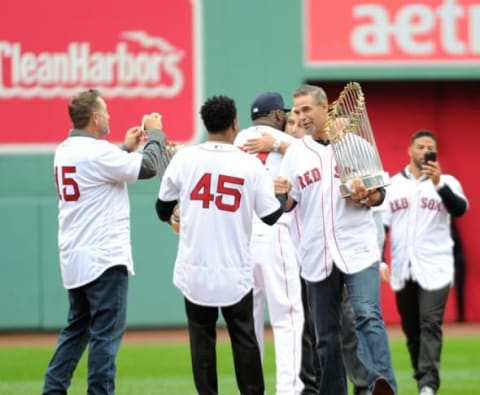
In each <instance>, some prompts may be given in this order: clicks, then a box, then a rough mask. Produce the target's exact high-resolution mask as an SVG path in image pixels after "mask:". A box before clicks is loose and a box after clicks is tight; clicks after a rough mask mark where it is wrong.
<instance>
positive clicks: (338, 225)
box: [43, 85, 468, 395]
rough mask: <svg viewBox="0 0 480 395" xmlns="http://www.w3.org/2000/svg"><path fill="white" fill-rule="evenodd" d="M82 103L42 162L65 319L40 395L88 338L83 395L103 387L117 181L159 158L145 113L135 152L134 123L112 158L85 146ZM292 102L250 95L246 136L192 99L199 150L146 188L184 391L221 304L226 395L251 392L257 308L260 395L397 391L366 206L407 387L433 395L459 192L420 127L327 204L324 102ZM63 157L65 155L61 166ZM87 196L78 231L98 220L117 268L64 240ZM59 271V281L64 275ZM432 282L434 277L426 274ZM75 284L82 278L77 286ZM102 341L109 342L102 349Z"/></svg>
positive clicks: (203, 390) (100, 108) (203, 386)
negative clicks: (170, 288)
mask: <svg viewBox="0 0 480 395" xmlns="http://www.w3.org/2000/svg"><path fill="white" fill-rule="evenodd" d="M82 95H85V93H82V94H80V95H79V96H77V97H76V98H74V99H73V100H72V103H73V104H72V103H71V105H70V107H71V108H73V109H74V108H76V107H75V106H77V107H79V106H80V105H83V107H82V108H81V109H77V112H78V114H80V115H82V116H83V117H84V118H85V119H83V118H82V120H81V122H80V120H78V119H77V118H79V117H80V115H78V116H77V118H75V116H73V117H72V114H73V115H75V112H73V110H72V111H70V115H71V118H72V121H73V123H74V128H75V130H74V131H72V133H71V135H70V137H69V138H68V139H67V140H66V142H64V143H62V145H61V146H60V147H59V150H57V154H56V158H55V169H56V170H55V171H56V172H57V169H58V171H59V172H60V175H61V176H60V177H58V176H57V186H58V188H59V197H60V204H59V210H60V211H59V221H60V224H61V227H60V229H59V245H60V252H61V264H62V275H63V276H64V277H63V278H64V285H65V287H66V288H67V289H68V290H69V291H68V292H69V300H70V311H69V322H68V325H67V327H66V328H65V329H64V330H63V331H62V333H61V335H60V338H59V344H58V347H57V351H56V353H55V354H54V357H53V358H52V361H51V363H50V365H49V368H48V371H47V375H46V380H45V386H44V392H43V393H44V394H60V393H66V389H67V388H68V385H69V383H70V379H71V375H72V373H73V369H74V368H75V366H76V362H78V359H79V358H80V356H81V354H82V352H83V350H84V348H85V346H86V344H87V343H90V347H91V350H92V348H93V350H94V352H93V353H92V351H91V354H92V355H91V357H90V360H91V362H92V363H91V364H90V363H89V390H90V388H92V390H91V392H89V393H92V394H113V393H114V392H113V391H114V389H113V388H114V371H115V370H114V360H115V355H116V352H117V349H118V346H119V343H120V339H121V335H122V334H123V331H124V329H125V303H124V302H123V303H122V304H121V305H120V306H116V307H115V309H114V310H112V312H111V313H109V316H108V317H107V316H105V317H103V318H102V315H103V314H104V313H103V310H102V307H105V306H108V307H109V308H110V309H111V304H112V303H113V302H112V299H115V296H114V295H117V294H118V292H120V294H121V295H125V293H126V280H125V276H126V270H125V268H127V269H129V270H130V271H132V270H133V267H132V265H131V256H130V250H129V248H130V247H129V246H130V243H129V236H128V235H127V234H128V231H129V228H128V198H127V199H125V192H126V189H125V182H130V181H135V180H136V179H139V178H148V177H151V176H152V175H154V174H155V169H158V167H160V166H161V163H162V155H163V156H164V155H165V148H164V140H165V136H164V135H163V133H162V132H161V131H160V130H161V117H160V119H159V117H158V114H157V115H155V114H154V115H152V116H147V117H146V121H148V122H147V123H148V125H147V128H146V129H147V131H146V133H147V136H148V140H147V145H146V146H145V149H144V150H143V156H142V155H140V154H138V153H135V152H131V151H133V150H134V149H135V148H136V147H137V146H138V144H139V143H140V141H141V139H142V138H144V137H143V134H141V133H140V132H138V130H136V129H135V130H130V131H129V132H127V136H126V144H125V147H124V150H123V151H122V150H118V152H113V151H114V149H113V148H111V147H110V145H108V147H107V148H108V149H107V148H105V146H106V145H107V144H108V143H106V142H103V141H100V140H99V139H100V138H101V137H103V136H104V135H105V134H106V133H107V131H108V117H109V116H108V113H107V112H106V104H105V102H104V101H103V99H102V98H101V97H100V96H99V94H98V92H95V93H94V94H92V93H90V96H88V95H87V96H86V98H87V99H89V100H90V101H86V98H85V96H82ZM82 100H83V101H82ZM292 101H293V108H292V109H288V108H285V105H284V101H283V98H282V97H281V95H280V94H278V93H275V92H265V93H262V94H260V95H258V96H257V97H256V98H255V99H254V101H253V102H252V104H251V107H250V116H251V119H252V122H253V125H252V126H251V127H249V128H247V129H244V130H242V131H240V127H239V123H238V117H237V108H236V104H235V102H234V100H233V99H231V98H229V97H226V96H213V97H211V98H209V99H207V100H206V101H205V103H204V104H203V105H202V108H201V111H200V114H201V117H202V120H203V123H204V125H205V128H206V129H207V132H208V137H207V141H206V142H205V143H201V144H198V145H194V146H190V147H185V148H183V149H181V150H179V151H178V152H177V153H176V154H175V156H173V158H172V160H171V162H170V164H169V165H168V167H167V168H166V170H165V173H164V174H163V177H162V180H161V184H160V191H159V195H158V198H157V201H156V211H157V213H158V216H159V218H160V220H162V221H165V222H169V223H170V224H172V225H174V224H175V229H176V230H177V231H178V232H179V246H178V253H177V258H176V262H175V268H174V283H175V285H176V286H177V287H178V288H179V289H180V291H181V292H182V294H183V296H184V301H185V311H186V315H187V320H188V328H189V338H190V347H191V360H192V370H193V377H194V382H195V386H196V389H197V391H198V393H199V394H201V395H204V394H205V395H207V394H208V395H210V394H217V393H218V380H217V367H216V357H215V343H216V322H217V319H218V310H219V309H220V310H221V312H222V315H223V317H224V319H225V322H226V324H227V328H228V331H229V334H230V338H231V342H232V350H233V358H234V366H235V372H236V377H237V384H238V388H239V390H240V393H241V394H257V395H263V394H264V392H265V385H264V380H263V371H262V355H263V326H264V312H265V310H264V308H265V307H264V306H265V303H266V304H267V306H268V312H269V317H270V323H271V326H272V330H273V337H274V347H275V362H276V394H277V395H281V394H282V395H283V394H285V395H287V394H292V395H294V394H295V395H296V394H306V395H307V394H321V395H342V394H344V395H346V394H347V379H346V377H347V373H348V377H350V379H351V380H352V383H353V386H354V391H355V394H375V395H383V394H397V384H396V380H395V376H394V373H393V369H392V362H391V358H390V349H389V344H388V337H387V332H386V330H385V325H384V322H383V319H382V314H381V309H380V291H379V283H380V278H381V277H382V278H388V276H389V272H388V269H387V272H386V271H385V266H381V265H380V262H381V260H382V259H381V256H382V254H381V247H382V246H379V241H378V235H379V231H378V227H377V225H376V223H375V218H374V214H373V211H374V210H376V209H375V208H377V210H378V208H380V211H382V212H384V213H385V215H383V218H384V223H385V225H388V226H389V227H391V229H392V237H391V240H392V279H391V283H392V287H393V289H394V291H395V292H396V296H397V305H398V308H399V312H400V315H401V317H402V328H403V329H404V331H405V334H406V336H407V344H408V350H409V352H410V356H411V360H412V366H413V368H414V374H415V378H416V380H417V383H418V388H419V391H420V394H421V395H432V394H435V393H436V391H437V389H438V387H439V385H440V380H439V373H438V370H439V367H438V365H439V361H440V349H441V324H442V319H443V311H444V308H445V303H446V299H447V296H448V289H449V286H450V284H451V283H452V281H453V258H452V251H451V244H449V242H450V241H451V238H450V235H449V233H447V228H448V229H449V221H450V216H460V215H462V214H463V213H464V212H465V211H466V209H467V206H468V203H467V200H466V198H465V196H464V194H463V191H462V188H461V186H460V183H459V182H458V181H457V180H456V179H455V178H454V177H452V176H448V175H443V174H442V173H441V169H440V166H439V162H438V161H437V160H434V161H425V160H424V154H425V152H427V151H436V148H437V147H436V138H435V135H434V134H433V133H431V132H429V131H420V132H418V133H416V134H415V135H414V136H413V137H412V140H411V144H410V148H409V154H410V163H409V165H407V167H406V169H405V171H404V172H402V173H401V174H400V175H397V176H395V177H393V178H392V185H391V186H388V187H386V188H383V187H381V188H374V189H367V188H365V186H364V185H363V183H362V181H361V180H360V179H358V180H355V183H354V185H353V188H352V194H351V195H350V196H349V197H348V198H343V197H342V196H341V194H340V179H339V176H338V168H337V164H336V162H335V158H334V155H333V152H332V148H331V145H330V141H329V136H328V133H327V129H326V122H327V119H328V109H329V104H328V99H327V95H326V93H325V91H324V90H323V89H322V88H320V87H317V86H312V85H304V86H301V87H300V88H298V89H297V90H296V91H295V92H294V93H293V95H292ZM79 103H80V104H79ZM74 104H75V106H74ZM82 109H83V110H84V111H83V112H82V111H80V110H82ZM288 114H290V116H289V117H288V116H287V115H288ZM102 117H103V118H102ZM105 118H106V121H107V123H106V126H105ZM102 122H103V124H102ZM102 128H103V129H102ZM101 130H103V132H101ZM92 137H93V139H92ZM97 146H98V148H97ZM69 147H70V148H69ZM78 147H79V149H80V152H81V153H82V154H81V155H79V154H76V155H74V154H73V152H74V151H75V150H76V149H78ZM67 154H68V155H67ZM77 157H78V158H77ZM71 158H74V159H71ZM72 160H73V162H75V163H73V162H72ZM107 162H108V163H107ZM90 168H91V169H90ZM152 169H153V170H152ZM163 170H164V169H162V172H163ZM77 177H78V179H77ZM98 191H103V192H102V193H103V194H104V196H105V198H104V201H103V202H102V205H101V209H100V210H96V218H97V222H98V224H94V225H95V228H98V227H100V226H103V224H104V222H102V221H103V220H105V221H107V220H108V218H110V219H111V218H114V219H115V220H116V221H118V223H119V224H121V225H122V228H123V229H124V230H125V232H126V233H125V234H124V235H123V240H122V241H123V242H125V241H126V242H127V244H128V246H127V247H126V246H125V243H123V244H122V245H123V247H124V249H123V250H122V249H121V248H120V246H119V245H112V248H114V249H115V251H117V252H116V253H117V254H118V256H111V257H109V258H108V259H106V258H104V257H103V255H102V251H104V249H102V248H103V247H104V245H103V244H102V245H99V247H98V248H90V247H91V245H89V244H91V243H94V244H95V245H97V242H98V240H93V237H92V238H91V240H85V238H78V239H77V240H76V241H75V242H76V243H77V244H75V243H73V244H72V240H70V238H71V236H70V237H69V238H65V234H68V232H69V230H68V228H69V226H74V222H75V221H78V213H80V211H81V210H83V211H85V210H86V209H88V207H87V206H86V205H85V204H84V205H83V207H80V208H78V210H79V211H76V210H77V209H76V206H75V205H76V204H79V203H81V202H82V199H84V198H85V197H87V198H88V196H89V194H91V195H92V196H96V198H97V199H98V196H99V195H98V193H99V192H98ZM113 191H116V192H115V194H116V195H115V196H114V195H113ZM390 191H391V192H390ZM119 194H121V196H122V202H123V203H122V206H121V207H120V206H119V203H118V202H117V203H116V208H117V209H118V208H121V209H122V212H121V213H117V212H116V211H115V216H113V213H112V211H111V210H112V209H113V207H109V204H112V203H113V201H112V200H113V198H114V197H115V198H116V199H117V200H118V198H119V196H120V195H119ZM73 197H75V199H73ZM92 202H93V200H91V201H90V204H94V203H92ZM97 204H99V205H100V203H97ZM178 208H179V214H178V213H176V212H175V211H176V210H178ZM92 210H93V209H92ZM103 210H106V211H108V212H109V213H108V215H103V214H102V211H103ZM112 216H113V217H112ZM80 222H81V221H80ZM82 226H84V227H85V228H86V229H87V228H88V227H92V224H90V223H88V224H82ZM405 226H409V227H411V228H409V230H408V232H409V233H408V234H409V239H408V240H407V239H406V238H405V237H401V234H402V232H404V230H403V228H404V227H405ZM93 230H95V229H91V231H92V232H93ZM76 231H78V226H77V228H76ZM105 231H106V230H104V232H105ZM380 231H383V229H382V228H381V227H380ZM107 233H108V232H107ZM104 236H105V238H106V237H107V236H108V235H104ZM110 237H114V238H115V235H113V236H112V235H110ZM437 237H438V240H437ZM440 240H441V241H440ZM437 243H439V244H441V245H442V248H443V250H442V251H441V253H438V252H436V254H430V252H431V251H439V250H438V249H437V248H436V247H437ZM380 244H381V243H380ZM72 245H73V247H72ZM449 246H450V250H449V249H448V247H449ZM101 247H102V248H101ZM100 258H103V260H102V259H100ZM71 262H73V263H74V264H75V271H70V268H71ZM439 267H441V268H442V269H438V268H439ZM437 269H438V270H437ZM112 270H116V271H119V272H118V273H116V272H115V273H113V272H112ZM432 270H434V271H436V275H435V276H433V277H432V276H430V275H427V273H430V271H432ZM87 272H88V275H87ZM78 273H84V274H83V275H82V279H81V280H79V279H78V278H77V277H78V275H79V274H78ZM91 273H95V274H91ZM107 275H109V276H112V275H115V276H121V279H122V282H123V285H121V287H120V289H121V291H118V290H112V294H109V295H103V296H102V295H99V294H98V292H99V291H98V290H96V288H98V287H100V286H101V283H102V281H103V282H105V281H110V280H108V279H106V278H105V276H107ZM87 277H88V278H87ZM115 281H116V280H115ZM113 292H117V294H113ZM99 296H100V297H101V298H100V299H99ZM100 311H102V314H100ZM112 314H113V315H114V316H115V320H116V321H115V322H116V324H114V323H112V322H109V324H108V325H106V324H105V322H104V321H105V318H109V317H111V316H112ZM106 334H114V337H113V338H109V337H108V336H105V335H106ZM107 338H108V339H110V340H112V341H113V340H114V344H113V346H111V347H109V345H108V340H105V339H107ZM99 339H102V340H99ZM102 341H103V342H104V343H102ZM72 350H73V351H74V353H73V354H72ZM95 350H98V352H95ZM89 362H90V361H89ZM99 364H103V365H102V366H101V367H100V366H99Z"/></svg>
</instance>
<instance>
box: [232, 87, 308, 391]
mask: <svg viewBox="0 0 480 395" xmlns="http://www.w3.org/2000/svg"><path fill="white" fill-rule="evenodd" d="M288 111H289V110H287V109H285V105H284V102H283V98H282V96H281V95H280V94H279V93H277V92H264V93H262V94H259V95H258V96H257V97H256V98H255V99H254V100H253V102H252V104H251V107H250V117H251V119H252V121H253V126H251V127H249V128H247V129H244V130H242V131H241V132H240V133H239V134H238V136H237V138H236V139H235V145H237V146H238V147H240V148H243V149H245V150H246V151H247V152H249V151H251V149H252V144H254V143H259V142H262V141H263V140H262V139H261V137H262V136H266V135H268V136H269V137H270V139H269V140H270V141H271V143H270V144H271V146H269V147H265V148H261V151H260V152H258V153H257V150H256V149H255V150H254V152H255V153H256V156H257V158H258V159H259V160H260V161H261V162H262V163H263V164H264V166H265V168H266V169H267V170H268V173H269V174H270V176H271V177H272V179H274V178H275V177H277V176H278V175H279V171H280V165H281V161H282V159H283V153H284V152H285V150H286V149H287V148H288V146H289V145H290V144H291V143H293V142H295V138H293V137H291V136H290V135H288V134H286V133H285V132H283V130H284V128H285V123H286V119H287V117H286V112H288ZM290 222H291V215H290V214H289V213H285V214H283V215H282V217H281V218H280V219H279V220H278V221H277V223H276V224H275V225H273V226H267V225H265V224H264V223H263V222H262V221H261V220H260V219H259V218H257V217H254V222H253V232H252V240H251V253H252V258H253V263H254V269H253V270H254V284H255V286H254V291H253V304H254V321H255V333H256V335H257V339H258V342H259V345H260V351H261V352H262V358H263V346H264V314H265V302H266V303H267V305H268V313H269V317H270V325H271V327H272V331H273V339H274V346H275V368H276V394H277V395H297V394H300V393H301V392H302V388H303V384H302V381H301V380H300V377H299V372H300V364H301V363H300V361H301V355H302V347H301V340H302V329H303V309H302V297H301V288H300V279H299V269H298V263H297V259H296V254H295V248H294V246H293V243H292V239H291V236H290Z"/></svg>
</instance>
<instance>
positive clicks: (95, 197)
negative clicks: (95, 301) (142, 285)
mask: <svg viewBox="0 0 480 395" xmlns="http://www.w3.org/2000/svg"><path fill="white" fill-rule="evenodd" d="M141 161H142V156H141V155H140V154H138V153H127V152H126V151H122V150H121V149H120V148H119V147H118V146H116V145H114V144H111V143H109V142H108V141H105V140H98V139H96V138H94V137H92V136H90V135H88V134H86V133H84V132H82V131H77V130H73V131H72V132H71V133H70V137H69V138H67V139H66V140H65V141H63V142H62V143H61V144H60V145H59V146H58V147H57V150H56V152H55V158H54V174H55V182H56V185H57V191H58V196H59V203H58V246H59V252H60V267H61V273H62V280H63V285H64V287H65V288H67V289H71V288H77V287H80V286H82V285H84V284H87V283H89V282H91V281H93V280H94V279H96V278H98V277H99V276H100V275H101V274H102V273H103V272H104V271H105V270H106V269H108V268H109V267H112V266H115V265H125V266H126V267H127V268H128V270H129V272H130V273H133V260H132V254H131V244H130V206H129V198H128V191H127V186H126V183H127V182H133V181H136V180H137V179H138V174H139V171H140V166H141Z"/></svg>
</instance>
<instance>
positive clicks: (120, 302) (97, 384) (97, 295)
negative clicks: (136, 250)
mask: <svg viewBox="0 0 480 395" xmlns="http://www.w3.org/2000/svg"><path fill="white" fill-rule="evenodd" d="M127 291H128V273H127V269H126V267H125V266H114V267H112V268H110V269H108V270H106V271H105V272H104V273H103V274H102V275H101V276H100V277H99V278H97V279H96V280H94V281H92V282H91V283H89V284H87V285H84V286H82V287H79V288H75V289H70V290H68V298H69V302H70V308H69V311H68V322H67V326H66V327H65V328H63V329H62V331H61V332H60V336H59V338H58V343H57V348H56V350H55V353H54V354H53V357H52V359H51V361H50V364H49V365H48V369H47V373H46V375H45V383H44V387H43V392H42V394H43V395H65V394H66V393H67V389H68V387H69V386H70V382H71V379H72V375H73V372H74V370H75V368H76V366H77V364H78V361H79V360H80V358H81V356H82V354H83V352H84V350H85V348H86V347H87V345H89V355H88V392H87V393H88V395H100V394H102V395H104V394H105V395H106V394H108V395H112V394H114V393H115V358H116V355H117V352H118V349H119V347H120V342H121V339H122V336H123V333H124V332H125V327H126V312H127Z"/></svg>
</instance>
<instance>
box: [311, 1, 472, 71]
mask: <svg viewBox="0 0 480 395" xmlns="http://www.w3.org/2000/svg"><path fill="white" fill-rule="evenodd" d="M304 20H305V24H304V26H305V28H306V32H305V60H306V63H307V64H309V65H315V64H360V65H361V64H362V63H363V64H378V65H382V64H388V63H394V64H409V63H410V64H418V65H422V64H437V65H442V64H446V65H448V64H472V65H473V64H477V65H478V64H479V63H480V3H479V2H478V0H440V1H438V0H420V1H412V2H411V1H409V2H406V1H404V0H380V1H374V2H368V1H362V0H343V1H341V2H336V3H334V4H329V5H328V6H326V5H325V4H324V3H323V2H321V1H316V0H306V1H305V7H304Z"/></svg>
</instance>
